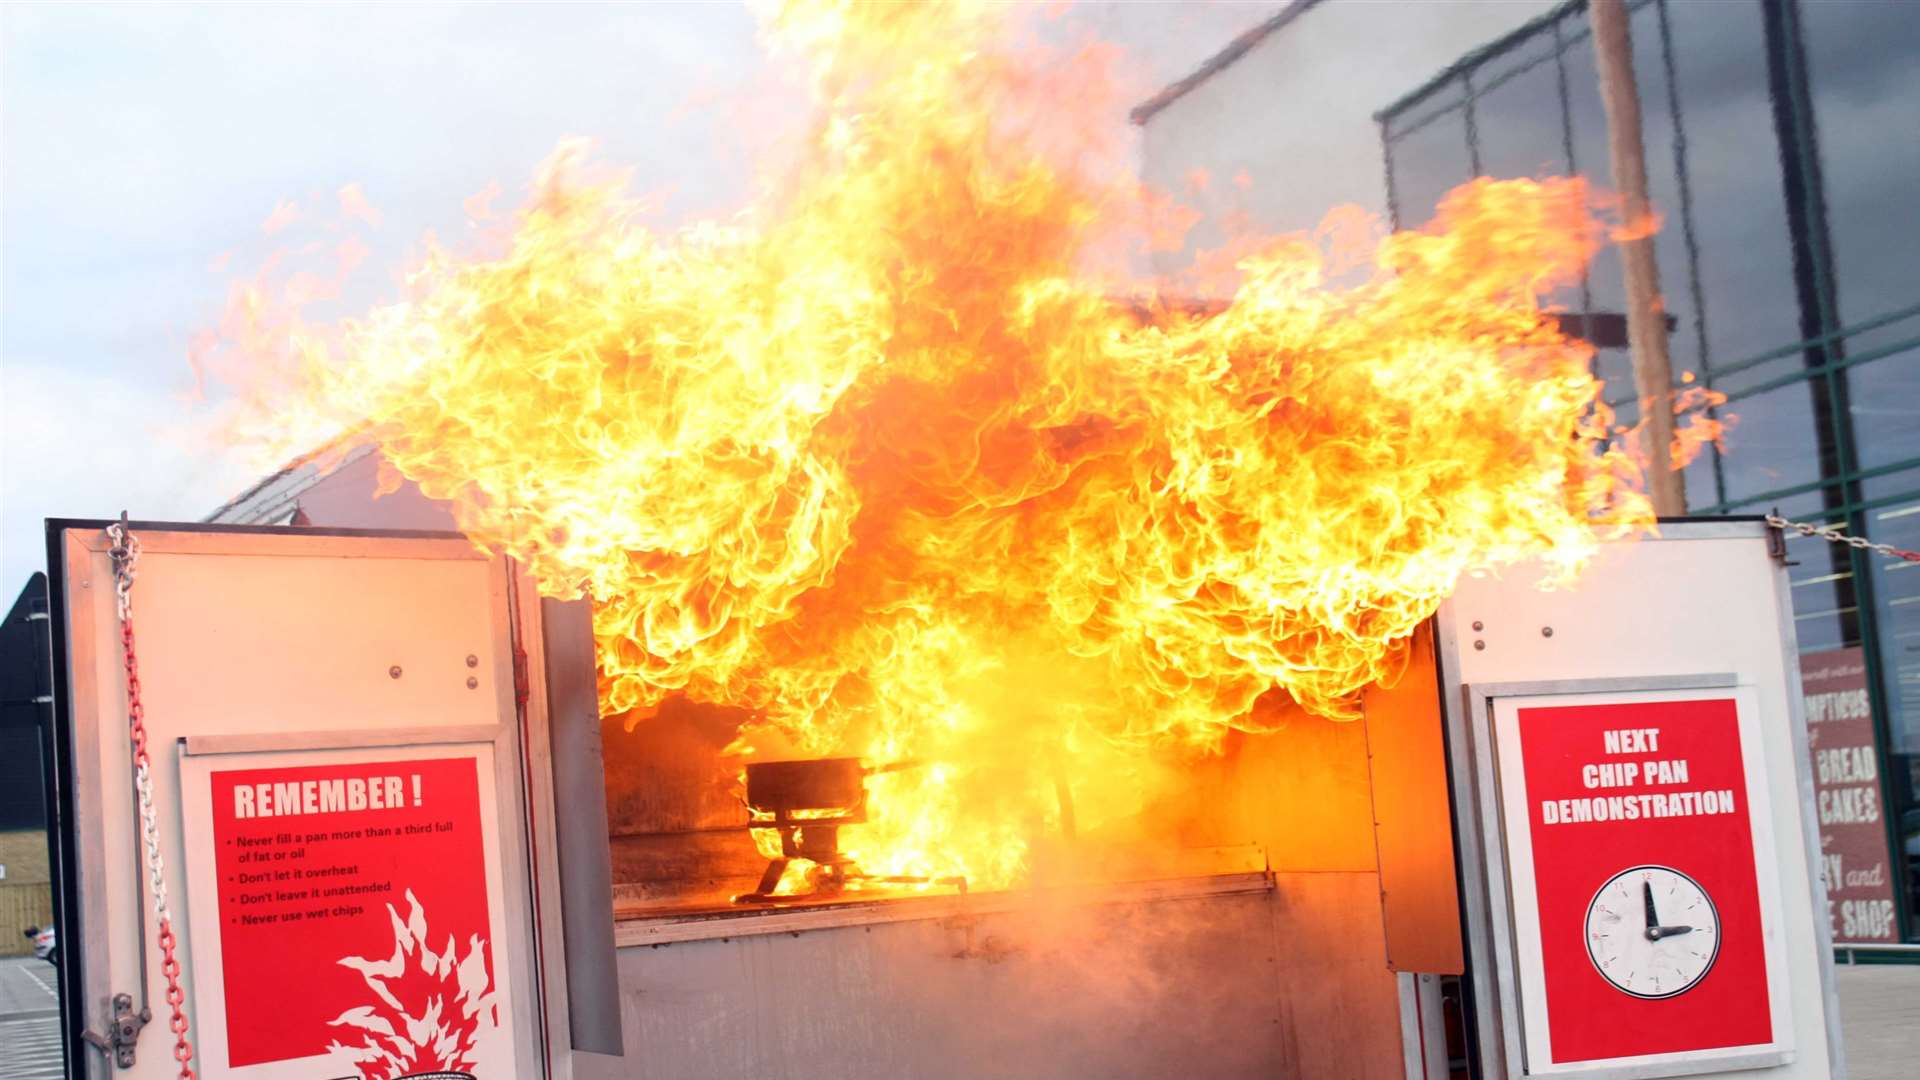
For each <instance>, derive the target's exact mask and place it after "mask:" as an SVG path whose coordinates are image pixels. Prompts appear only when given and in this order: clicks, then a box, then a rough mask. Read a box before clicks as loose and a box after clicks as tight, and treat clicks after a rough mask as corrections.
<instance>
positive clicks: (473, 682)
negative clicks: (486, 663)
mask: <svg viewBox="0 0 1920 1080" xmlns="http://www.w3.org/2000/svg"><path fill="white" fill-rule="evenodd" d="M467 689H469V690H478V689H480V680H479V679H476V678H474V677H473V676H471V675H469V676H467Z"/></svg>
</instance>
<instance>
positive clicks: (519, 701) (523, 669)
mask: <svg viewBox="0 0 1920 1080" xmlns="http://www.w3.org/2000/svg"><path fill="white" fill-rule="evenodd" d="M527 683H528V679H527V650H525V649H523V648H521V647H520V643H519V642H517V641H516V642H514V643H513V704H514V706H515V707H516V708H520V709H525V708H526V707H527V693H528V690H527Z"/></svg>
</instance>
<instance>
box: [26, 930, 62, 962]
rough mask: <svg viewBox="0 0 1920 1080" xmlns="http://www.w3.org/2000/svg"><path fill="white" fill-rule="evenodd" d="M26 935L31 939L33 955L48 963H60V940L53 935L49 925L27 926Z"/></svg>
mask: <svg viewBox="0 0 1920 1080" xmlns="http://www.w3.org/2000/svg"><path fill="white" fill-rule="evenodd" d="M27 936H28V937H30V938H32V939H33V955H35V956H37V957H39V958H40V959H42V960H45V961H46V962H47V963H49V964H58V963H60V942H59V941H58V940H57V939H56V938H55V937H54V934H53V927H51V926H29V927H27Z"/></svg>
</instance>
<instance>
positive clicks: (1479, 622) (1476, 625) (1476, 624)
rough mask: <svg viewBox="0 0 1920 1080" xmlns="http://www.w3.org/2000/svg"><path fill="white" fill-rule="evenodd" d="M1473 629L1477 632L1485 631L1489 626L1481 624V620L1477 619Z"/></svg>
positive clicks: (1474, 621)
mask: <svg viewBox="0 0 1920 1080" xmlns="http://www.w3.org/2000/svg"><path fill="white" fill-rule="evenodd" d="M1473 628H1474V629H1475V630H1485V629H1486V628H1487V624H1486V623H1483V622H1481V621H1480V620H1479V619H1475V620H1473Z"/></svg>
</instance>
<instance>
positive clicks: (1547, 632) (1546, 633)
mask: <svg viewBox="0 0 1920 1080" xmlns="http://www.w3.org/2000/svg"><path fill="white" fill-rule="evenodd" d="M1540 636H1541V637H1552V636H1553V627H1551V626H1543V627H1541V628H1540Z"/></svg>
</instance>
